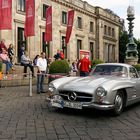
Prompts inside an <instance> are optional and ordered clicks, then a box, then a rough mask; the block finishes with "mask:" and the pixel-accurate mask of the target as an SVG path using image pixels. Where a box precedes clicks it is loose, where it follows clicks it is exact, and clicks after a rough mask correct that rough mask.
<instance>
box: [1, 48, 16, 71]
mask: <svg viewBox="0 0 140 140" xmlns="http://www.w3.org/2000/svg"><path fill="white" fill-rule="evenodd" d="M0 59H1V60H2V62H3V63H5V65H6V74H9V71H10V69H12V70H15V69H14V67H13V66H12V64H11V62H10V59H9V57H8V54H7V51H6V50H5V49H4V48H2V53H0Z"/></svg>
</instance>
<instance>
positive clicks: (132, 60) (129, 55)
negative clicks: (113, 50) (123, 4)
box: [125, 6, 138, 65]
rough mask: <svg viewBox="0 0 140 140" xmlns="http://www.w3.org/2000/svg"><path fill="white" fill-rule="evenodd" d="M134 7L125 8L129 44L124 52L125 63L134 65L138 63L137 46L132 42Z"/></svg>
mask: <svg viewBox="0 0 140 140" xmlns="http://www.w3.org/2000/svg"><path fill="white" fill-rule="evenodd" d="M134 13H135V11H134V7H133V6H129V7H128V8H127V20H128V21H129V23H128V24H129V26H128V30H129V42H128V43H127V44H126V47H127V50H126V52H125V53H126V57H125V62H126V63H129V64H132V65H135V64H137V62H138V51H137V44H136V43H135V42H134V38H133V28H134V26H133V24H134V22H133V20H134V19H135V17H134Z"/></svg>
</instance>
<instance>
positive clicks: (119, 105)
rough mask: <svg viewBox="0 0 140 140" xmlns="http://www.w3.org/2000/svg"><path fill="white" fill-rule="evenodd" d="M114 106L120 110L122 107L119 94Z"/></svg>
mask: <svg viewBox="0 0 140 140" xmlns="http://www.w3.org/2000/svg"><path fill="white" fill-rule="evenodd" d="M115 106H116V110H117V111H120V110H121V109H122V106H123V101H122V97H121V96H120V95H117V96H116V99H115Z"/></svg>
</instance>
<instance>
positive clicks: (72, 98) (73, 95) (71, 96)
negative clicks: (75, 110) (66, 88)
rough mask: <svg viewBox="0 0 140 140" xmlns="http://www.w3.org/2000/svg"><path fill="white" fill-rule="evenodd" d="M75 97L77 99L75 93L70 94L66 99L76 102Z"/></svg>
mask: <svg viewBox="0 0 140 140" xmlns="http://www.w3.org/2000/svg"><path fill="white" fill-rule="evenodd" d="M76 97H77V95H76V93H75V92H70V93H69V95H68V99H69V100H70V101H75V100H76Z"/></svg>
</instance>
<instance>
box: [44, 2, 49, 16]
mask: <svg viewBox="0 0 140 140" xmlns="http://www.w3.org/2000/svg"><path fill="white" fill-rule="evenodd" d="M48 7H49V6H48V5H46V4H43V18H45V19H46V10H47V8H48Z"/></svg>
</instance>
